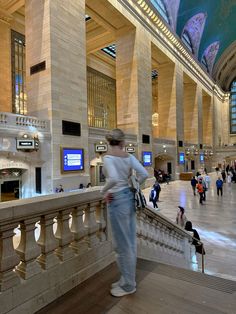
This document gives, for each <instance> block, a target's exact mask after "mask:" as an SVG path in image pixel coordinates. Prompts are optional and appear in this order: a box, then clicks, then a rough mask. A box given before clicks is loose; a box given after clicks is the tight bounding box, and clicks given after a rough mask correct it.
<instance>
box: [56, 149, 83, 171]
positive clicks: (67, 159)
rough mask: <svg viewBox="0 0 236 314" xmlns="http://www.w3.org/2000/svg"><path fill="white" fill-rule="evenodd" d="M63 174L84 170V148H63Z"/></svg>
mask: <svg viewBox="0 0 236 314" xmlns="http://www.w3.org/2000/svg"><path fill="white" fill-rule="evenodd" d="M61 164H62V169H61V170H62V172H69V171H81V170H84V150H83V149H82V148H66V147H63V148H61Z"/></svg>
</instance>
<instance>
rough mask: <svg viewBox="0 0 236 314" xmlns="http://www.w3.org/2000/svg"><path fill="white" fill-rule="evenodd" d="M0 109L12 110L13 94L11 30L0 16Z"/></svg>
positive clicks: (3, 110)
mask: <svg viewBox="0 0 236 314" xmlns="http://www.w3.org/2000/svg"><path fill="white" fill-rule="evenodd" d="M0 38H1V40H0V69H1V71H0V82H1V84H0V111H2V112H12V96H11V30H10V24H9V23H8V22H6V21H4V20H2V19H1V17H0Z"/></svg>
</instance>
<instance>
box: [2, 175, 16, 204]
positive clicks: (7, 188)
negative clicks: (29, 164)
mask: <svg viewBox="0 0 236 314" xmlns="http://www.w3.org/2000/svg"><path fill="white" fill-rule="evenodd" d="M19 198H20V181H19V180H12V181H5V182H3V183H2V184H1V201H2V202H7V201H13V200H18V199H19Z"/></svg>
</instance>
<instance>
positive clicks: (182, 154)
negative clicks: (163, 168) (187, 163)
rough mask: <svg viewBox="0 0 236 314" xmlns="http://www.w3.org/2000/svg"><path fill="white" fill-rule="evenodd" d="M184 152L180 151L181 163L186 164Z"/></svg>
mask: <svg viewBox="0 0 236 314" xmlns="http://www.w3.org/2000/svg"><path fill="white" fill-rule="evenodd" d="M184 159H185V158H184V153H179V163H180V164H184Z"/></svg>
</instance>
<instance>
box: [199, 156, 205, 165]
mask: <svg viewBox="0 0 236 314" xmlns="http://www.w3.org/2000/svg"><path fill="white" fill-rule="evenodd" d="M199 157H200V162H201V163H203V162H204V154H199Z"/></svg>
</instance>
